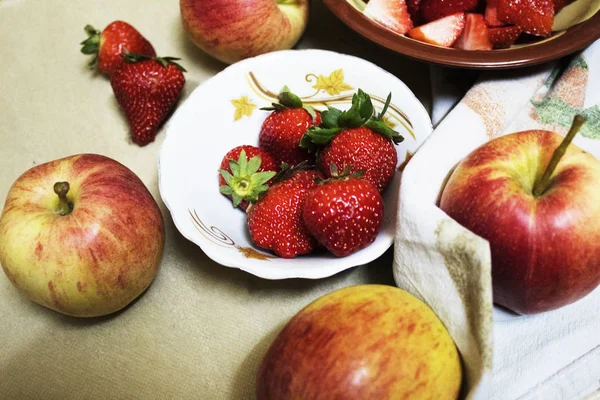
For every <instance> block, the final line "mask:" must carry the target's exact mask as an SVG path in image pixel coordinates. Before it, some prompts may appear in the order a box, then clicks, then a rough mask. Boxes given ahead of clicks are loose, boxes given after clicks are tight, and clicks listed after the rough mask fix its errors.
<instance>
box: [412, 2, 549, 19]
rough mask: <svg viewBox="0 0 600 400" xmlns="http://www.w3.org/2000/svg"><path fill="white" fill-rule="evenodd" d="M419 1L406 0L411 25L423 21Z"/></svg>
mask: <svg viewBox="0 0 600 400" xmlns="http://www.w3.org/2000/svg"><path fill="white" fill-rule="evenodd" d="M421 1H422V0H406V7H407V8H408V13H409V14H410V19H411V20H412V22H413V25H420V24H421V23H422V22H423V18H421V13H420V8H421ZM557 1H560V0H557Z"/></svg>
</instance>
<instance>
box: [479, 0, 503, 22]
mask: <svg viewBox="0 0 600 400" xmlns="http://www.w3.org/2000/svg"><path fill="white" fill-rule="evenodd" d="M484 17H485V22H486V24H487V25H488V26H491V27H500V26H504V25H506V24H505V23H504V22H502V21H500V20H499V19H498V0H487V3H486V5H485V14H484Z"/></svg>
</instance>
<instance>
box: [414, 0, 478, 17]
mask: <svg viewBox="0 0 600 400" xmlns="http://www.w3.org/2000/svg"><path fill="white" fill-rule="evenodd" d="M478 3H479V1H478V0H423V1H421V4H420V7H419V8H420V10H421V16H422V17H423V20H424V21H425V22H431V21H435V20H437V19H440V18H443V17H447V16H448V15H452V14H456V13H459V12H465V11H471V10H473V9H474V8H476V7H477V5H478Z"/></svg>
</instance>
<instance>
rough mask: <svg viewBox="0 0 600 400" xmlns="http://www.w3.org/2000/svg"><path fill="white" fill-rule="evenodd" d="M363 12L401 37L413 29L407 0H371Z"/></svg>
mask: <svg viewBox="0 0 600 400" xmlns="http://www.w3.org/2000/svg"><path fill="white" fill-rule="evenodd" d="M363 12H364V13H365V15H366V16H368V17H370V18H372V19H373V20H375V21H376V22H378V23H380V24H381V25H383V26H385V27H386V28H388V29H391V30H392V31H394V32H396V33H399V34H401V35H403V34H405V33H407V32H408V31H409V30H410V29H412V27H413V22H412V20H411V18H410V14H409V13H408V8H407V6H406V1H405V0H371V1H369V2H368V3H367V6H366V7H365V9H364V11H363Z"/></svg>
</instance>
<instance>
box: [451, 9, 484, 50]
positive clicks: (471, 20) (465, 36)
mask: <svg viewBox="0 0 600 400" xmlns="http://www.w3.org/2000/svg"><path fill="white" fill-rule="evenodd" d="M454 47H455V48H457V49H461V50H492V42H491V41H490V36H489V32H488V27H487V25H486V23H485V19H484V18H483V15H481V14H466V17H465V29H464V30H463V32H462V35H460V37H459V38H458V40H456V42H455V43H454Z"/></svg>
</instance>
